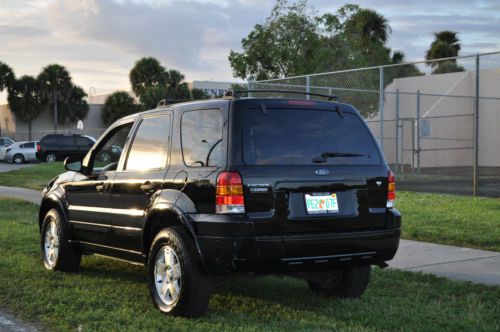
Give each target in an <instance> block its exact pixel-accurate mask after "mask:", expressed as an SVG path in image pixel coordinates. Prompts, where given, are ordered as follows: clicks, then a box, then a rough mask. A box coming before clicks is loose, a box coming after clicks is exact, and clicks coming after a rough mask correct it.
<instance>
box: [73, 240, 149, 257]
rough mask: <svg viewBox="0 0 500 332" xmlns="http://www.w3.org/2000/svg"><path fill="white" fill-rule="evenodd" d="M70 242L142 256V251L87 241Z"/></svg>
mask: <svg viewBox="0 0 500 332" xmlns="http://www.w3.org/2000/svg"><path fill="white" fill-rule="evenodd" d="M69 242H71V243H81V244H86V245H89V246H95V247H101V248H107V249H112V250H119V251H125V252H128V253H131V254H135V255H142V252H140V251H134V250H128V249H122V248H116V247H110V246H105V245H103V244H97V243H92V242H86V241H75V240H70V241H69Z"/></svg>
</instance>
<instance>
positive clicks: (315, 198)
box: [305, 193, 339, 214]
mask: <svg viewBox="0 0 500 332" xmlns="http://www.w3.org/2000/svg"><path fill="white" fill-rule="evenodd" d="M305 199H306V211H307V213H308V214H328V213H338V212H339V205H338V202H337V194H336V193H333V194H330V193H312V194H305Z"/></svg>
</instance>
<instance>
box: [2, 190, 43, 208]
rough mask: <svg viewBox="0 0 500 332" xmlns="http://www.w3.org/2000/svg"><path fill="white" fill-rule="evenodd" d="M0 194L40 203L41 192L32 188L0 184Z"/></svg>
mask: <svg viewBox="0 0 500 332" xmlns="http://www.w3.org/2000/svg"><path fill="white" fill-rule="evenodd" d="M0 196H1V197H10V198H17V199H22V200H24V201H28V202H31V203H34V204H40V200H41V198H42V192H41V191H38V190H33V189H25V188H17V187H4V186H0Z"/></svg>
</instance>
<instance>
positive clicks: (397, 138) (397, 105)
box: [395, 89, 399, 174]
mask: <svg viewBox="0 0 500 332" xmlns="http://www.w3.org/2000/svg"><path fill="white" fill-rule="evenodd" d="M395 172H396V174H398V173H399V89H396V165H395Z"/></svg>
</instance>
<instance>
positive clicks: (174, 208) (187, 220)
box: [143, 189, 207, 270]
mask: <svg viewBox="0 0 500 332" xmlns="http://www.w3.org/2000/svg"><path fill="white" fill-rule="evenodd" d="M168 191H170V192H175V190H168V189H167V190H166V192H168ZM179 193H180V194H181V195H184V194H183V193H181V192H177V194H176V195H179ZM166 196H169V195H168V193H166V195H162V193H160V194H159V196H158V197H157V198H156V199H155V200H154V201H153V203H152V204H151V206H150V207H149V208H148V209H147V210H146V222H145V224H144V228H143V241H144V239H145V238H146V231H145V230H146V229H147V228H149V226H150V224H151V223H152V222H154V221H153V220H152V216H153V215H155V214H157V213H165V212H170V213H173V214H174V215H176V216H177V220H178V221H179V222H180V224H181V225H182V227H183V228H184V229H185V230H186V231H187V233H188V235H189V236H190V237H191V238H192V239H193V242H194V245H195V248H196V252H197V253H198V257H199V259H200V262H201V265H202V267H203V268H204V269H205V270H207V265H206V263H205V259H204V258H203V253H202V251H201V248H200V246H199V244H198V240H197V237H196V233H195V230H194V227H193V220H192V219H191V217H190V216H189V213H190V212H192V211H189V210H191V209H192V208H194V204H193V203H192V202H191V204H192V206H189V205H190V204H188V206H186V208H187V209H189V210H188V211H185V210H184V209H183V208H181V207H180V206H179V205H177V204H174V203H172V202H170V201H167V200H166V199H165V198H166ZM144 250H145V251H146V248H144Z"/></svg>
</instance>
